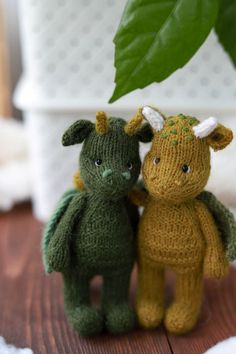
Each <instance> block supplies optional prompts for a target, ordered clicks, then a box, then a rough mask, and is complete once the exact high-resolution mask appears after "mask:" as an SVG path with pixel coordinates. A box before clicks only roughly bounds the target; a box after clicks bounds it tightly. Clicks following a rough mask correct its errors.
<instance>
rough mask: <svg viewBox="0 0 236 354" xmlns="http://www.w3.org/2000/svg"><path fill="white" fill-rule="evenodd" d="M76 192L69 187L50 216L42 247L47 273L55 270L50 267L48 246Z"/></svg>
mask: <svg viewBox="0 0 236 354" xmlns="http://www.w3.org/2000/svg"><path fill="white" fill-rule="evenodd" d="M76 193H77V190H76V189H69V190H68V191H66V192H65V193H64V194H63V196H62V198H61V199H60V201H59V202H58V205H57V206H56V209H55V210H54V213H53V215H52V217H51V218H50V221H49V222H48V224H47V226H46V227H45V230H44V234H43V238H42V244H41V249H42V255H43V264H44V268H45V271H46V272H47V273H51V272H52V271H53V270H52V269H51V268H50V266H49V264H48V261H47V248H48V244H49V241H50V240H51V237H52V236H53V234H54V232H55V230H56V228H57V225H58V223H59V221H60V219H61V218H62V216H63V214H64V213H65V211H66V209H67V207H68V205H69V203H70V202H71V200H72V198H73V196H74V195H75V194H76Z"/></svg>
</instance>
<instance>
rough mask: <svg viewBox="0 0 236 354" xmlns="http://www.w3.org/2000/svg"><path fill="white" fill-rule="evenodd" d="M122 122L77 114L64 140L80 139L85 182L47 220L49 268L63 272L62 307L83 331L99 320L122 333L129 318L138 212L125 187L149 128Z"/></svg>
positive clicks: (93, 330) (134, 174) (136, 169)
mask: <svg viewBox="0 0 236 354" xmlns="http://www.w3.org/2000/svg"><path fill="white" fill-rule="evenodd" d="M134 119H136V117H134ZM129 124H131V125H132V122H131V123H129ZM126 125H127V123H126V122H125V121H124V120H123V119H121V118H109V119H108V118H106V115H105V113H103V112H99V113H98V114H97V116H96V124H93V123H91V122H88V121H85V120H83V121H78V122H76V123H74V124H73V125H72V126H71V127H70V128H69V129H68V130H67V131H66V132H65V134H64V136H63V143H64V145H72V144H75V143H78V142H82V141H83V142H84V143H83V147H82V151H81V155H80V163H79V165H80V166H79V170H80V175H77V185H78V187H80V186H83V190H81V191H78V192H77V193H76V194H75V195H74V197H73V198H72V199H71V200H70V202H69V203H67V208H66V211H65V212H64V213H63V215H62V217H61V218H58V217H54V215H53V218H52V220H53V219H54V218H55V219H56V221H59V222H58V224H57V227H56V229H55V226H54V225H55V222H54V221H50V222H49V225H51V224H52V225H53V227H52V226H51V227H49V228H50V230H52V229H53V230H55V231H54V233H53V235H52V236H50V241H49V242H47V247H46V248H45V247H44V249H43V250H44V252H45V254H46V256H45V257H46V259H47V263H48V266H49V269H50V270H54V271H59V272H61V273H62V274H63V279H64V299H65V309H66V313H67V316H68V318H69V321H70V322H71V324H72V325H73V326H74V328H75V329H76V330H77V331H78V332H79V333H80V334H81V335H83V336H89V335H93V334H97V333H100V332H101V331H102V330H103V328H104V327H106V328H107V330H108V331H110V332H112V333H122V332H126V331H128V330H130V329H132V328H133V327H134V325H135V313H134V310H133V309H132V308H131V307H130V305H129V303H128V302H129V301H128V292H129V279H130V273H131V270H132V267H133V263H134V258H135V238H134V236H135V231H136V228H137V223H138V218H139V215H138V210H137V208H136V207H134V206H133V205H131V203H130V202H128V200H127V195H128V193H129V192H130V191H131V190H132V188H133V186H134V185H135V183H136V181H137V178H138V176H139V173H140V166H141V162H140V157H139V141H146V140H148V139H149V138H148V137H151V136H152V132H151V130H150V128H149V129H148V125H147V124H144V125H143V126H142V127H140V128H138V127H137V128H136V129H135V130H133V131H132V134H127V133H126V132H125V127H126ZM82 181H83V182H82ZM56 214H57V211H56ZM50 234H51V233H50ZM95 275H102V276H103V292H102V306H101V309H100V310H98V309H96V308H94V307H93V306H92V305H91V303H90V293H89V284H90V281H91V279H92V278H93V277H94V276H95Z"/></svg>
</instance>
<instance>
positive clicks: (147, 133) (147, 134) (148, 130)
mask: <svg viewBox="0 0 236 354" xmlns="http://www.w3.org/2000/svg"><path fill="white" fill-rule="evenodd" d="M136 136H137V137H138V140H139V141H141V142H142V143H149V142H150V141H151V140H152V138H153V130H152V127H151V126H150V124H149V123H145V124H143V125H142V126H141V127H140V128H139V129H138V131H137V133H136Z"/></svg>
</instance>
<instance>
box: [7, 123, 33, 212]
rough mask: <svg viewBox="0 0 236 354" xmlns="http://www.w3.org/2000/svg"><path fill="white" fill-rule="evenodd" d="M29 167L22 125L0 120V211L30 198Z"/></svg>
mask: <svg viewBox="0 0 236 354" xmlns="http://www.w3.org/2000/svg"><path fill="white" fill-rule="evenodd" d="M30 186H31V176H30V166H29V159H28V154H27V139H26V132H25V129H24V126H23V124H22V123H19V122H17V121H15V120H13V119H0V210H4V211H6V210H9V209H11V208H12V206H13V205H14V204H15V203H16V202H21V201H24V200H26V199H29V198H30V194H31V187H30Z"/></svg>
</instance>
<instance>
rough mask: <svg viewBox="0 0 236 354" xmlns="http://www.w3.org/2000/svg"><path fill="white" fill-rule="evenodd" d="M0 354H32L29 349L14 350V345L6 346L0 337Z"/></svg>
mask: <svg viewBox="0 0 236 354" xmlns="http://www.w3.org/2000/svg"><path fill="white" fill-rule="evenodd" d="M0 353H1V354H33V351H32V350H31V349H29V348H16V347H15V346H14V345H10V344H7V343H6V341H5V339H4V338H3V337H0Z"/></svg>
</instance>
